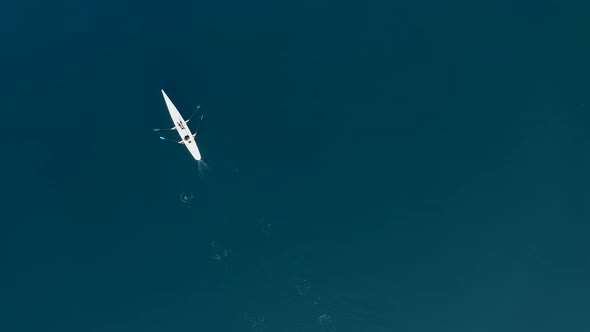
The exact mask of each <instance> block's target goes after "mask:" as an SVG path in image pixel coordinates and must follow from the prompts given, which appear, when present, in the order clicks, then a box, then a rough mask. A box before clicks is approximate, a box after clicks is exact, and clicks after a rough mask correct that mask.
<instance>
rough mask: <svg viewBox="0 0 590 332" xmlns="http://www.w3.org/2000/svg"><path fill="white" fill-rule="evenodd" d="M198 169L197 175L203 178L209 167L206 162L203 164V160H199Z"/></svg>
mask: <svg viewBox="0 0 590 332" xmlns="http://www.w3.org/2000/svg"><path fill="white" fill-rule="evenodd" d="M197 163H198V167H199V175H200V176H203V175H205V174H206V173H207V169H208V168H209V165H207V163H206V162H204V161H203V160H199V161H198V162H197Z"/></svg>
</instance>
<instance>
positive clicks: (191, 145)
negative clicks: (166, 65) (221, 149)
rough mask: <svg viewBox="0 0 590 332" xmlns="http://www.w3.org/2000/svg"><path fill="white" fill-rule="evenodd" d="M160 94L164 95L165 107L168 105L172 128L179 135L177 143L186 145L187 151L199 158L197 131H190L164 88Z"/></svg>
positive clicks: (196, 158)
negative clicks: (193, 132) (196, 139)
mask: <svg viewBox="0 0 590 332" xmlns="http://www.w3.org/2000/svg"><path fill="white" fill-rule="evenodd" d="M162 95H164V100H165V101H166V107H168V112H170V117H171V118H172V122H174V129H175V130H176V131H177V132H178V135H180V139H181V141H179V142H178V143H179V144H184V146H186V148H187V149H188V150H189V152H190V153H191V155H192V156H193V157H194V158H195V160H201V152H199V148H198V147H197V142H196V141H195V137H196V135H197V133H195V134H194V135H193V134H192V133H191V130H190V129H189V127H188V125H187V124H186V121H184V119H183V118H182V115H180V112H179V111H178V109H177V108H176V106H174V104H172V101H170V98H168V96H167V95H166V92H164V90H162ZM189 120H190V119H189Z"/></svg>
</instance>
